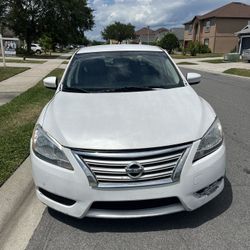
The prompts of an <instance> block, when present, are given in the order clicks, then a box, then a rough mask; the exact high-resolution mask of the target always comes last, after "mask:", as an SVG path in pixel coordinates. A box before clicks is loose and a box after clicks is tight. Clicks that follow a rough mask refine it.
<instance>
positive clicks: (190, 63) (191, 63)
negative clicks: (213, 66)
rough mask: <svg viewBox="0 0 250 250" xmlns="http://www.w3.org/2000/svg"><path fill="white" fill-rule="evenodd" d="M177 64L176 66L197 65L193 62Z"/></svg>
mask: <svg viewBox="0 0 250 250" xmlns="http://www.w3.org/2000/svg"><path fill="white" fill-rule="evenodd" d="M177 64H178V65H198V64H197V63H193V62H179V63H177Z"/></svg>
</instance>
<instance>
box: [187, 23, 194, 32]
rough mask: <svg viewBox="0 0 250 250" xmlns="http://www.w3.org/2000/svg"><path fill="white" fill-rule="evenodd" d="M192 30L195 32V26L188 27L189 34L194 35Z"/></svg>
mask: <svg viewBox="0 0 250 250" xmlns="http://www.w3.org/2000/svg"><path fill="white" fill-rule="evenodd" d="M192 30H193V25H192V24H189V26H188V34H192Z"/></svg>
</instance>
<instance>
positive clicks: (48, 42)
mask: <svg viewBox="0 0 250 250" xmlns="http://www.w3.org/2000/svg"><path fill="white" fill-rule="evenodd" d="M39 44H40V45H41V46H42V48H43V49H44V52H45V54H46V53H47V51H50V52H51V50H52V47H53V41H52V38H51V37H48V36H46V35H43V36H42V37H41V38H40V39H39Z"/></svg>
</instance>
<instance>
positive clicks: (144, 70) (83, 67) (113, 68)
mask: <svg viewBox="0 0 250 250" xmlns="http://www.w3.org/2000/svg"><path fill="white" fill-rule="evenodd" d="M180 86H184V84H183V81H182V79H181V77H180V75H179V73H178V72H177V70H176V68H175V67H174V65H173V64H172V62H171V61H170V59H169V58H168V56H167V55H166V54H165V53H164V52H138V51H136V52H128V51H123V52H98V53H88V54H78V55H75V57H74V59H73V61H72V62H71V64H70V66H69V69H68V71H67V74H66V77H65V79H64V82H63V90H65V91H67V90H70V89H71V90H73V89H74V90H77V89H83V90H86V91H88V92H105V91H128V90H129V91H133V90H135V91H138V90H149V89H157V88H174V87H180ZM136 88H138V89H136Z"/></svg>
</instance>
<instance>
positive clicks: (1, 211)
mask: <svg viewBox="0 0 250 250" xmlns="http://www.w3.org/2000/svg"><path fill="white" fill-rule="evenodd" d="M33 185H34V184H33V180H32V174H31V163H30V157H28V158H27V159H26V160H25V161H24V162H23V163H22V165H21V166H20V167H19V168H18V169H17V170H16V171H15V173H14V174H13V175H12V176H11V177H10V178H9V179H8V180H7V181H6V182H5V183H4V184H3V186H2V187H1V188H0V201H1V207H0V235H1V234H2V232H3V231H4V228H5V226H6V225H7V223H8V222H9V220H10V219H11V218H12V217H13V215H14V214H15V213H16V211H17V210H18V209H19V207H20V206H21V204H22V203H23V202H24V200H25V198H26V197H27V196H28V194H29V193H30V192H31V190H32V188H33Z"/></svg>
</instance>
